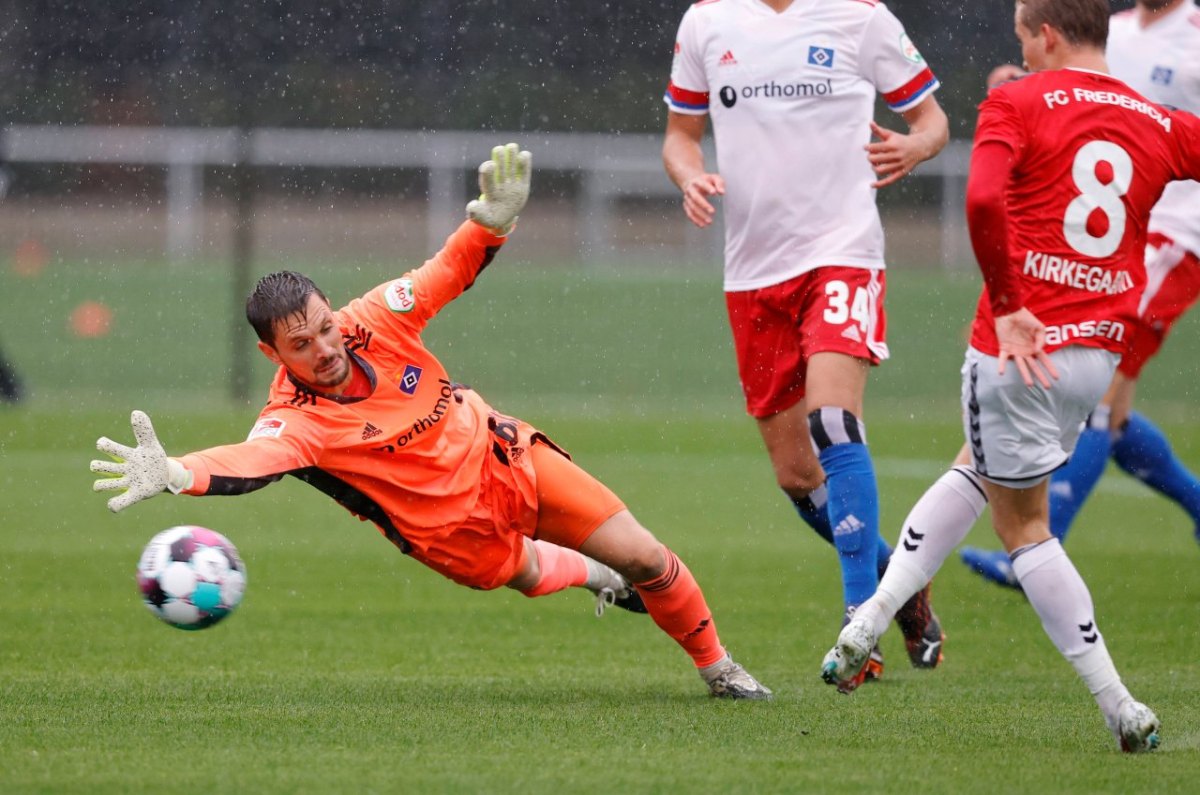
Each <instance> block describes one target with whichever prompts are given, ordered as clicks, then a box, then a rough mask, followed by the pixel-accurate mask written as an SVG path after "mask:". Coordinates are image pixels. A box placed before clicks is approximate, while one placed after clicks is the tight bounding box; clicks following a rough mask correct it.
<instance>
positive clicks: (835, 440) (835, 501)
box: [808, 407, 880, 607]
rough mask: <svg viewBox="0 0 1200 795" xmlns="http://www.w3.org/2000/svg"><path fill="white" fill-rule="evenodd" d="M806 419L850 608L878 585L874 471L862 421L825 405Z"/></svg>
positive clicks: (861, 600)
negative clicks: (821, 470) (822, 471)
mask: <svg viewBox="0 0 1200 795" xmlns="http://www.w3.org/2000/svg"><path fill="white" fill-rule="evenodd" d="M808 421H809V430H810V431H811V432H812V435H813V441H815V442H816V443H817V449H818V450H819V451H820V452H819V457H820V460H821V466H822V467H823V468H824V469H825V478H826V481H825V483H826V487H827V488H828V491H829V503H828V510H829V524H830V526H831V527H832V528H833V543H834V546H835V547H837V551H838V558H839V559H840V561H841V564H842V594H843V597H844V600H845V604H846V606H847V607H850V606H857V605H860V604H862V603H863V602H865V601H866V600H867V599H869V598H870V597H871V595H872V594H874V593H875V588H876V586H878V585H879V573H878V568H877V563H878V558H879V540H880V539H879V496H878V490H877V488H876V485H875V467H874V465H873V464H872V463H871V455H870V453H869V452H868V450H867V445H866V444H865V443H864V439H865V434H864V432H863V427H862V423H860V422H859V421H858V418H857V417H855V416H854V415H853V414H851V413H849V412H846V411H842V410H841V409H837V408H829V407H825V408H821V409H818V410H816V411H814V412H812V413H811V414H809V415H808Z"/></svg>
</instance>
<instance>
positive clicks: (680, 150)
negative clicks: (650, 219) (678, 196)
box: [662, 110, 725, 228]
mask: <svg viewBox="0 0 1200 795" xmlns="http://www.w3.org/2000/svg"><path fill="white" fill-rule="evenodd" d="M707 126H708V114H707V113H701V114H688V113H677V112H675V111H673V110H671V111H668V112H667V132H666V134H665V135H664V136H663V150H662V156H663V167H664V168H666V171H667V176H668V177H670V178H671V181H672V182H674V183H675V185H676V187H678V188H679V190H680V191H681V192H682V193H683V212H684V214H685V215H687V217H688V220H690V221H691V222H692V223H693V224H695V225H696V226H698V227H701V228H704V227H706V226H708V225H709V224H711V223H712V222H713V216H714V215H715V214H716V212H717V210H716V208H715V207H713V205H712V202H710V201H709V200H708V197H709V196H721V195H723V194H724V193H725V180H724V178H722V177H721V175H720V174H713V173H709V172H707V171H705V170H704V150H703V148H702V147H701V142H702V141H703V140H704V129H705V127H707Z"/></svg>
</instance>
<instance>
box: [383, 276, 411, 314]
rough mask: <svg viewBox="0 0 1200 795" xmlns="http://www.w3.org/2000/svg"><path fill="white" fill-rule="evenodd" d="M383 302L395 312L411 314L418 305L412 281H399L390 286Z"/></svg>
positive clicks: (385, 292) (384, 294)
mask: <svg viewBox="0 0 1200 795" xmlns="http://www.w3.org/2000/svg"><path fill="white" fill-rule="evenodd" d="M383 300H384V301H386V302H387V305H388V309H390V310H392V311H393V312H411V311H413V309H414V308H415V307H416V305H417V297H416V295H415V294H414V293H413V282H412V279H397V280H396V281H394V282H392V283H391V284H389V285H388V287H387V290H385V291H384V293H383Z"/></svg>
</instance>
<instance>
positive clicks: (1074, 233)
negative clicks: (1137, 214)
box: [1063, 141, 1133, 257]
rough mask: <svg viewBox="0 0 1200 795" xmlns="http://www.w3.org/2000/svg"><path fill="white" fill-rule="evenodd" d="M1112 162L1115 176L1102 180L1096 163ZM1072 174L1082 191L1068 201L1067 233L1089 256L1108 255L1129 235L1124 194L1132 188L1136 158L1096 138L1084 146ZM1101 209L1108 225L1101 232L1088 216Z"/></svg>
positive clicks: (1070, 242) (1069, 238) (1076, 154)
mask: <svg viewBox="0 0 1200 795" xmlns="http://www.w3.org/2000/svg"><path fill="white" fill-rule="evenodd" d="M1101 163H1106V164H1108V166H1109V168H1110V169H1111V170H1112V179H1111V180H1109V181H1108V182H1101V181H1100V177H1098V176H1097V175H1096V166H1098V165H1100V164H1101ZM1071 177H1072V179H1074V180H1075V187H1076V188H1078V189H1079V195H1078V196H1076V197H1075V198H1074V199H1072V200H1071V203H1070V204H1068V205H1067V212H1066V214H1065V215H1064V216H1063V236H1064V237H1066V239H1067V243H1069V244H1070V245H1071V247H1072V248H1074V249H1075V250H1076V251H1078V252H1079V253H1080V254H1083V255H1084V256H1088V257H1107V256H1109V255H1110V254H1112V253H1113V252H1114V251H1116V250H1117V249H1118V248H1119V247H1120V245H1121V238H1122V237H1124V236H1125V203H1124V202H1123V201H1121V197H1122V196H1124V195H1125V194H1126V193H1127V192H1128V191H1129V184H1130V182H1131V181H1132V179H1133V160H1132V159H1131V158H1130V157H1129V153H1128V152H1126V151H1125V150H1124V149H1122V148H1121V147H1119V146H1117V145H1116V144H1114V143H1111V142H1109V141H1092V142H1090V143H1087V144H1084V145H1083V146H1082V147H1080V149H1079V151H1078V152H1076V153H1075V162H1074V163H1073V164H1072V166H1071ZM1096 211H1099V212H1101V213H1103V214H1104V220H1105V221H1107V222H1108V228H1107V230H1105V232H1104V233H1103V234H1101V235H1093V234H1092V233H1091V232H1090V231H1088V219H1089V218H1090V217H1091V216H1092V214H1093V213H1095V212H1096Z"/></svg>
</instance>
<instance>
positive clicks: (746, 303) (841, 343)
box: [725, 265, 888, 418]
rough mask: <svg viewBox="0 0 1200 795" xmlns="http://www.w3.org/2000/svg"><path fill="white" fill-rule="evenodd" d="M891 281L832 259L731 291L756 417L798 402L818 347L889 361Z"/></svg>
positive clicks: (750, 407) (738, 348) (736, 337)
mask: <svg viewBox="0 0 1200 795" xmlns="http://www.w3.org/2000/svg"><path fill="white" fill-rule="evenodd" d="M886 284H887V282H886V280H885V276H884V272H883V271H880V270H867V269H865V268H851V267H846V266H840V265H839V266H832V265H831V266H825V267H820V268H816V269H815V270H811V271H808V272H806V273H802V274H800V275H799V276H796V277H795V278H792V279H788V280H787V281H785V282H781V283H779V284H773V285H770V286H769V287H762V288H759V289H757V290H744V291H738V292H730V293H726V294H725V307H726V309H727V310H728V312H729V325H730V327H731V328H732V330H733V347H734V351H735V352H736V353H737V363H738V376H739V377H740V378H741V381H742V392H743V393H744V394H745V396H746V411H747V412H748V413H749V414H750V416H752V417H758V418H762V417H769V416H771V415H772V414H777V413H779V412H781V411H783V410H784V409H788V408H791V407H792V406H794V405H796V404H797V403H799V402H800V400H801V399H802V398H803V397H804V394H805V381H806V376H807V371H808V359H809V357H810V356H812V355H813V354H814V353H822V352H834V353H844V354H846V355H848V356H854V357H855V358H859V359H865V360H867V361H868V362H870V363H871V364H879V362H880V361H881V360H883V359H886V358H887V357H888V348H887V342H886V339H887V334H886V332H887V316H886V315H885V314H884V311H883V298H884V293H885V291H886Z"/></svg>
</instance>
